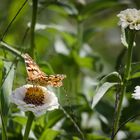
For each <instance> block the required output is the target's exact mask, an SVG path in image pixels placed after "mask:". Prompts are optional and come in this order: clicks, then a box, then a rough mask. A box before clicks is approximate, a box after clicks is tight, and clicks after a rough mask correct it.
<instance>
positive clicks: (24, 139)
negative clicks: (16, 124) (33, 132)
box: [23, 112, 34, 140]
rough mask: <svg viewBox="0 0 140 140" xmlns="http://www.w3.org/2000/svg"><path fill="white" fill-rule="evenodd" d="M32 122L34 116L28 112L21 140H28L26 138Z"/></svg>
mask: <svg viewBox="0 0 140 140" xmlns="http://www.w3.org/2000/svg"><path fill="white" fill-rule="evenodd" d="M33 120H34V114H33V113H32V112H29V114H28V120H27V124H26V129H25V133H24V137H23V140H28V136H29V132H30V129H31V126H32V122H33Z"/></svg>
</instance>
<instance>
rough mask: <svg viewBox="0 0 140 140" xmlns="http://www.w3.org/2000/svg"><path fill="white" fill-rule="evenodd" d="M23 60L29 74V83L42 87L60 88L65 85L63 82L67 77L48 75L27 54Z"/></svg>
mask: <svg viewBox="0 0 140 140" xmlns="http://www.w3.org/2000/svg"><path fill="white" fill-rule="evenodd" d="M23 58H24V60H25V66H26V70H27V74H28V79H27V80H28V82H30V83H32V84H34V85H40V86H53V87H60V86H62V85H63V83H62V80H63V79H64V78H66V75H63V74H55V75H46V74H45V73H44V72H43V71H41V70H40V68H39V66H38V65H37V64H36V63H35V62H34V61H33V59H32V58H31V57H30V56H29V55H28V54H27V53H25V54H23Z"/></svg>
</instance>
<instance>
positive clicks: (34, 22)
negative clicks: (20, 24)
mask: <svg viewBox="0 0 140 140" xmlns="http://www.w3.org/2000/svg"><path fill="white" fill-rule="evenodd" d="M32 2H33V8H32V21H31V32H30V34H31V41H30V51H29V52H30V56H31V57H32V58H33V57H34V50H35V24H36V18H37V4H38V0H32Z"/></svg>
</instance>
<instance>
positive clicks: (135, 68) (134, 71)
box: [129, 62, 140, 79]
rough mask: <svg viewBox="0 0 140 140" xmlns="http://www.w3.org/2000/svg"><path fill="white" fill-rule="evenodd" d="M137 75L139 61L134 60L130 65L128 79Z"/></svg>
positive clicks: (139, 66) (139, 70) (138, 74)
mask: <svg viewBox="0 0 140 140" xmlns="http://www.w3.org/2000/svg"><path fill="white" fill-rule="evenodd" d="M139 77H140V62H136V63H133V64H132V65H131V74H130V77H129V79H134V78H139Z"/></svg>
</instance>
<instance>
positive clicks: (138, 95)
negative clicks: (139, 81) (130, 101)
mask: <svg viewBox="0 0 140 140" xmlns="http://www.w3.org/2000/svg"><path fill="white" fill-rule="evenodd" d="M132 98H134V99H136V100H140V86H136V87H135V90H134V93H133V94H132Z"/></svg>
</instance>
